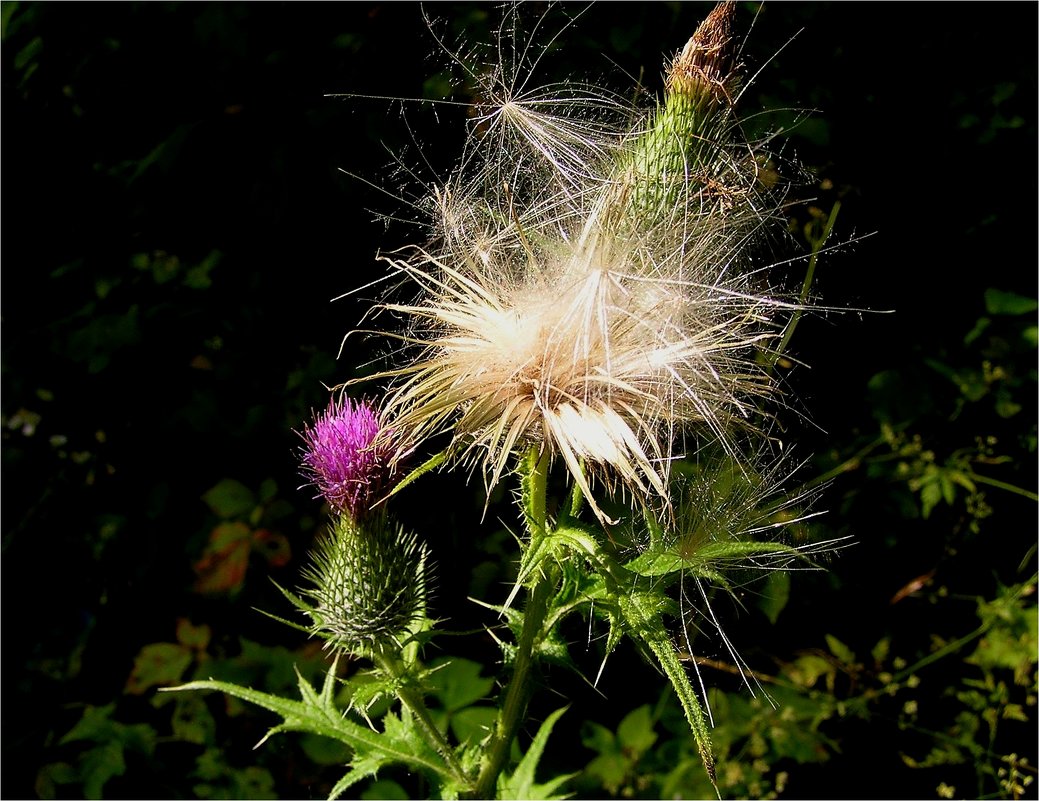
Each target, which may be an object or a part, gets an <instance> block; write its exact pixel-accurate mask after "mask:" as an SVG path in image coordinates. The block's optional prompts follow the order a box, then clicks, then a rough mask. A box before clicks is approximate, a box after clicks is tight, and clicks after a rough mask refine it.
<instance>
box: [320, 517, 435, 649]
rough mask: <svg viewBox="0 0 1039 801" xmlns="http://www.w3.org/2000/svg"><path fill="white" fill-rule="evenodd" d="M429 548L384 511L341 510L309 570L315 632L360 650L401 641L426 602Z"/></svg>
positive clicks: (339, 646)
mask: <svg viewBox="0 0 1039 801" xmlns="http://www.w3.org/2000/svg"><path fill="white" fill-rule="evenodd" d="M426 553H427V552H426V547H425V545H422V544H420V543H419V541H418V538H417V537H416V535H415V534H414V533H413V532H411V531H407V530H405V529H404V528H402V527H401V526H400V525H399V524H397V523H394V522H392V521H390V520H389V519H388V518H387V517H386V515H385V514H381V515H377V516H374V517H370V518H366V519H364V520H363V521H362V522H360V523H359V522H358V521H355V520H353V519H352V518H351V517H350V516H349V515H346V514H344V515H340V516H339V518H338V519H337V520H336V521H335V523H333V525H332V526H331V528H330V529H329V532H328V534H327V535H326V536H325V537H324V539H322V540H321V542H320V544H319V545H318V546H317V549H316V550H315V552H314V554H313V556H312V564H311V567H310V568H309V569H307V570H306V571H305V573H304V576H305V578H306V579H308V580H309V581H310V582H311V587H309V588H308V589H305V590H304V591H303V592H304V594H305V595H306V596H308V598H310V599H311V600H312V601H313V602H314V604H315V605H314V607H313V609H312V610H311V612H310V615H311V617H312V619H313V625H312V626H311V633H312V634H313V635H315V636H318V637H322V638H324V639H325V640H327V642H328V644H329V646H330V647H332V648H337V649H341V650H343V651H347V652H350V653H355V654H364V653H368V652H369V651H370V650H371V648H372V647H373V646H378V645H382V644H384V643H389V642H392V643H395V644H399V643H400V641H401V639H402V638H403V636H404V635H406V634H407V632H408V631H409V630H410V629H411V628H412V626H413V625H414V624H415V623H416V622H417V621H419V620H421V619H422V617H423V615H424V614H425V605H426Z"/></svg>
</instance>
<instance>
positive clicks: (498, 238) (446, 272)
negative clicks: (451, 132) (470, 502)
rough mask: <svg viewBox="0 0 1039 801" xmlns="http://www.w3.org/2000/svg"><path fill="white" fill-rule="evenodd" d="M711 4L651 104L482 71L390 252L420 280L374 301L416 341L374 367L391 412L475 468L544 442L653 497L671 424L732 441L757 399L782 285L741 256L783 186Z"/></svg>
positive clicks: (578, 470) (583, 473)
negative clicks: (407, 232) (426, 218)
mask: <svg viewBox="0 0 1039 801" xmlns="http://www.w3.org/2000/svg"><path fill="white" fill-rule="evenodd" d="M723 8H724V9H725V11H724V13H723V15H722V18H719V19H717V20H715V23H716V24H715V25H714V26H713V27H711V28H710V29H709V30H708V31H707V33H704V32H703V28H704V26H701V30H700V31H697V36H694V37H693V40H691V41H690V44H689V45H687V46H686V48H685V49H684V50H683V51H682V53H681V54H680V55H679V56H678V57H677V58H676V60H675V62H674V63H673V64H672V66H671V70H670V72H669V80H668V86H669V89H668V94H667V95H666V97H665V100H664V102H662V103H661V104H660V105H658V106H656V107H654V108H651V109H648V110H640V109H637V108H632V107H631V106H630V105H626V104H622V103H621V102H620V101H618V100H616V99H615V98H612V97H610V96H608V95H605V94H593V93H591V92H590V90H588V89H587V88H586V87H582V88H581V89H580V90H570V91H566V92H561V93H558V94H555V95H553V94H551V93H549V92H547V91H540V92H525V93H524V94H522V95H520V96H514V95H513V94H511V93H510V92H509V91H507V90H505V89H503V88H502V87H500V86H498V87H491V88H492V89H496V90H497V93H495V92H494V91H488V93H487V94H488V96H491V97H498V98H499V101H500V102H499V104H498V105H497V106H496V107H490V108H489V109H487V108H485V109H484V113H483V114H482V116H481V117H480V118H479V119H478V121H477V124H475V125H474V128H473V130H472V132H471V136H470V139H469V140H468V141H467V143H466V149H465V155H464V157H463V159H462V162H461V165H462V166H461V167H460V168H459V170H458V171H457V172H456V173H455V174H454V175H452V176H450V177H449V178H448V179H447V180H445V181H444V182H443V184H442V185H441V186H439V187H438V188H437V189H436V190H435V191H434V194H433V201H434V202H433V203H432V204H431V205H432V207H433V209H434V219H433V223H432V228H433V234H434V235H433V237H432V238H431V241H430V243H428V244H427V245H426V246H424V247H421V248H415V249H414V250H413V251H411V252H410V254H408V255H404V254H397V255H396V256H394V257H389V258H387V259H386V262H387V263H388V264H389V266H390V267H391V269H392V270H394V271H396V272H397V273H399V274H400V275H401V276H403V277H406V278H407V279H409V280H410V281H412V282H413V283H414V285H416V286H417V287H418V288H419V295H418V297H417V299H415V300H413V301H411V302H407V303H394V302H385V303H384V304H383V305H382V308H383V309H385V310H388V311H391V312H394V313H396V314H397V315H401V316H403V317H404V318H405V320H406V321H407V322H406V327H407V330H406V333H405V334H403V335H400V336H401V338H402V339H403V340H404V341H405V342H406V343H407V344H408V345H409V346H410V350H408V349H405V353H406V354H407V359H406V361H404V363H403V364H400V365H399V366H397V367H394V368H392V369H390V370H387V371H385V372H384V373H383V374H382V375H383V376H384V377H387V376H388V377H392V378H393V382H394V383H392V385H391V392H390V395H389V398H388V402H387V410H388V413H389V415H390V417H391V419H392V420H393V425H394V428H395V429H396V430H398V431H405V432H408V434H409V435H410V439H411V441H415V440H419V439H422V438H425V437H427V436H430V435H434V434H437V433H441V432H449V433H450V436H451V437H452V443H453V450H454V452H455V453H456V454H457V455H458V456H459V457H460V458H463V459H468V460H470V461H472V462H474V463H476V464H478V465H479V466H480V467H481V468H482V470H483V472H484V475H485V479H486V482H487V484H488V485H493V484H495V483H496V482H497V481H498V480H499V478H500V477H501V476H502V474H503V472H504V471H505V470H506V468H507V466H508V463H509V457H510V454H511V453H512V452H513V451H514V450H516V449H517V448H519V447H521V446H524V447H525V446H528V445H529V444H531V443H538V444H540V446H541V447H542V448H544V449H547V451H548V452H549V454H550V455H551V456H552V457H553V458H558V459H561V460H562V461H563V462H564V463H565V464H566V466H567V468H568V469H569V471H570V473H571V474H572V476H573V479H574V480H575V481H576V482H577V484H578V485H579V486H580V487H581V488H582V490H584V491H585V493H586V495H588V497H589V498H590V499H591V503H592V506H593V508H594V509H595V510H596V512H597V513H598V514H600V515H601V514H602V513H601V512H600V511H599V508H598V507H597V506H596V505H595V501H594V498H592V495H591V488H590V486H589V483H588V478H587V476H588V474H589V473H593V474H595V475H598V476H599V477H601V478H602V479H604V480H605V481H606V482H607V483H617V484H619V485H620V486H621V487H623V488H624V489H626V490H628V491H630V492H631V493H633V494H635V495H636V497H639V498H643V499H647V500H650V499H652V498H654V497H655V498H658V499H660V500H661V501H662V502H665V503H666V497H667V479H668V470H669V462H670V460H671V459H673V458H674V455H675V452H676V449H680V448H681V447H683V442H684V438H689V437H691V438H693V439H694V440H696V439H698V438H706V439H708V440H710V441H711V442H720V443H721V444H722V445H723V446H724V447H726V448H727V449H730V450H731V449H732V448H733V437H734V434H733V431H734V430H735V429H737V428H739V427H740V426H750V427H753V426H755V425H756V423H757V422H760V419H761V415H762V411H763V410H764V414H765V415H767V414H768V411H767V409H768V405H769V401H770V399H772V397H773V395H774V391H775V387H774V384H773V382H772V380H771V378H770V374H769V371H768V370H767V368H766V361H767V360H763V359H762V358H761V354H762V353H763V352H767V351H768V349H769V344H770V342H772V340H773V339H774V338H775V337H776V336H777V334H779V333H780V332H781V329H782V326H783V324H784V321H785V315H786V312H787V311H788V310H789V309H790V308H791V307H790V306H789V305H788V304H787V303H785V302H784V301H783V300H782V299H781V298H780V297H778V296H777V295H776V294H775V293H773V292H772V291H771V290H770V287H768V286H767V285H766V284H765V283H764V281H765V278H764V276H763V275H762V273H761V272H760V271H759V270H758V269H757V268H756V267H755V266H754V264H753V262H752V261H751V257H752V254H753V245H754V242H755V240H756V239H757V237H758V236H759V235H760V234H761V233H762V232H763V231H764V230H766V229H767V228H768V227H769V225H770V224H771V223H772V222H774V221H775V218H776V217H777V216H778V215H777V210H778V208H779V204H780V202H781V199H780V198H777V197H776V196H775V195H774V193H773V191H772V189H771V187H770V186H769V182H765V181H762V180H760V176H759V172H760V167H761V165H762V163H763V162H764V157H763V156H762V154H760V153H758V152H756V151H755V149H754V147H753V146H751V145H750V144H748V143H747V142H745V141H742V140H741V139H740V137H739V135H738V130H739V129H738V124H737V122H736V120H735V118H734V116H733V114H732V108H731V105H730V103H729V99H728V96H727V94H726V92H725V88H726V86H727V83H726V81H727V79H728V73H727V72H726V71H725V67H724V64H725V62H723V61H722V57H723V55H724V49H725V45H726V44H727V42H728V39H727V38H726V37H727V33H726V31H727V30H728V29H727V27H726V25H727V24H728V22H729V21H730V15H731V12H732V9H731V6H724V7H723ZM712 16H714V15H712ZM709 19H710V18H709ZM720 22H724V23H725V24H724V25H721V27H719V24H718V23H720ZM705 25H707V23H706V22H705ZM707 34H710V36H708V35H707ZM697 37H700V38H699V40H698V39H697ZM698 42H699V44H698ZM690 75H691V76H693V77H692V78H690ZM705 76H706V77H705ZM701 79H702V80H701Z"/></svg>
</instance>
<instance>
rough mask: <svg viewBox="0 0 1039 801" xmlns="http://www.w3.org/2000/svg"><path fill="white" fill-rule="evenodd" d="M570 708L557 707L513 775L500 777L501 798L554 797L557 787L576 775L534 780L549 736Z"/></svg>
mask: <svg viewBox="0 0 1039 801" xmlns="http://www.w3.org/2000/svg"><path fill="white" fill-rule="evenodd" d="M568 708H569V707H563V708H562V709H557V710H556V711H555V712H553V713H552V714H551V715H549V716H548V717H547V718H546V719H545V721H544V722H543V723H542V724H541V726H540V727H539V728H538V732H537V734H535V735H534V740H533V741H532V742H531V744H530V747H529V748H528V749H527V753H525V754H524V755H523V758H522V759H521V760H520V762H519V764H518V765H517V766H516V770H515V771H513V773H512V775H511V776H509V777H508V778H504V777H503V776H502V777H499V779H498V797H499V798H524V799H530V801H540V800H541V799H550V798H554V797H555V796H554V795H553V793H555V791H556V789H557V788H558V787H560V786H561V785H562V784H563V783H565V782H567V781H569V780H570V779H571V778H572V777H573V776H575V775H576V774H570V775H567V776H557V777H556V778H555V779H553V780H551V781H550V782H548V783H547V784H540V785H539V784H536V783H535V782H534V776H535V773H536V772H537V766H538V762H540V761H541V756H542V754H544V752H545V746H546V745H547V744H548V738H549V736H550V735H551V734H552V728H553V727H554V726H555V725H556V721H558V720H559V718H560V717H562V716H563V713H564V712H566V710H567V709H568Z"/></svg>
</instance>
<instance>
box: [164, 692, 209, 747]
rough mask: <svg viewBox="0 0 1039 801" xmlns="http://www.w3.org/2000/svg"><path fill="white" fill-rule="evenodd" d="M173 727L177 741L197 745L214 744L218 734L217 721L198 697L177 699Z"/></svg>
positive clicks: (172, 720) (186, 696) (172, 721)
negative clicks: (215, 735)
mask: <svg viewBox="0 0 1039 801" xmlns="http://www.w3.org/2000/svg"><path fill="white" fill-rule="evenodd" d="M171 725H172V727H173V735H174V736H175V737H176V738H177V739H179V740H183V741H184V742H187V743H195V744H196V745H205V744H206V743H210V742H212V741H213V737H214V734H215V733H216V721H215V720H214V719H213V715H212V713H211V712H210V711H209V707H207V706H206V704H205V701H203V700H202V698H201V697H199V696H197V695H182V696H180V697H178V698H177V699H176V703H175V704H174V706H173V717H172V718H171Z"/></svg>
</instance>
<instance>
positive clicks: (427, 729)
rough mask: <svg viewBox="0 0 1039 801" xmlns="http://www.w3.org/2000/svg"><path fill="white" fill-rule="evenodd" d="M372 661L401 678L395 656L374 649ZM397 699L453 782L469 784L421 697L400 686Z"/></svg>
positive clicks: (380, 649) (385, 671)
mask: <svg viewBox="0 0 1039 801" xmlns="http://www.w3.org/2000/svg"><path fill="white" fill-rule="evenodd" d="M372 661H373V662H374V663H375V664H376V666H377V667H378V668H379V669H380V670H381V671H383V673H385V674H386V675H388V676H390V677H392V678H393V679H394V680H400V679H401V678H402V676H403V669H402V665H401V664H400V660H399V659H398V658H397V657H396V656H394V655H392V654H388V653H386V651H385V649H383V648H376V649H374V652H373V654H372ZM397 697H398V698H399V699H400V701H401V703H402V704H404V706H406V707H407V708H408V709H409V710H410V711H411V714H412V715H413V716H414V717H415V722H416V723H418V727H419V730H420V731H421V732H422V735H423V736H424V737H425V738H426V742H428V743H429V744H430V745H431V746H433V748H434V749H435V750H436V752H437V753H438V754H440V756H441V757H442V758H443V760H444V762H445V763H447V767H448V768H449V769H450V771H451V773H452V774H454V778H455V780H456V781H458V782H459V783H460V784H462V785H468V784H470V779H469V777H468V776H467V775H466V772H465V770H463V769H462V765H461V763H459V761H458V759H457V758H456V757H455V753H454V750H453V749H452V748H451V744H450V743H448V741H447V738H446V737H444V735H443V733H442V732H441V731H440V729H438V728H437V727H436V724H435V723H433V718H432V717H430V714H429V710H428V709H427V708H426V704H425V702H424V701H423V700H422V696H421V695H419V694H418V693H416V692H415V691H414V690H412V689H411V688H409V687H406V686H401V687H399V688H398V689H397Z"/></svg>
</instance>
